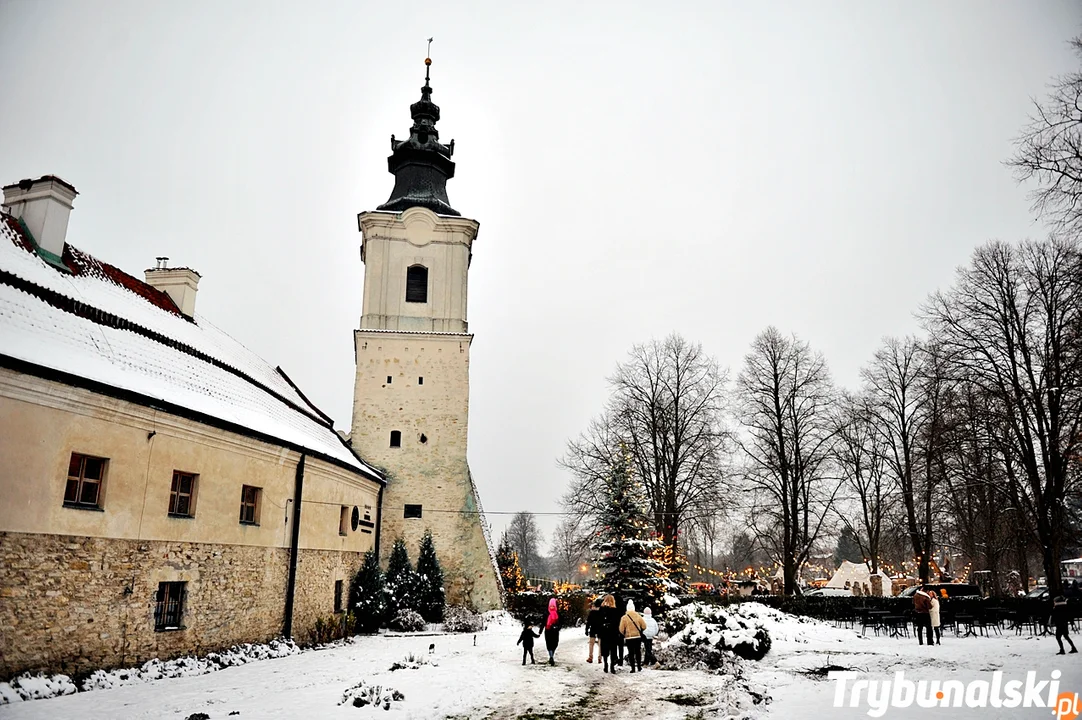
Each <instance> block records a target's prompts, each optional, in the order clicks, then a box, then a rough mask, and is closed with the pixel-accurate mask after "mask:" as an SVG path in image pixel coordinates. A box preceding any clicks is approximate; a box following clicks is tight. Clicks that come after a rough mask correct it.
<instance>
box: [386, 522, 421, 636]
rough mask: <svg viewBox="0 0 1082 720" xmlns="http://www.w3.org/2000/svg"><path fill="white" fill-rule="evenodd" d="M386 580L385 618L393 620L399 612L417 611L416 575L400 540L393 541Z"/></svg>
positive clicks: (403, 542) (404, 545)
mask: <svg viewBox="0 0 1082 720" xmlns="http://www.w3.org/2000/svg"><path fill="white" fill-rule="evenodd" d="M386 578H387V579H386V584H385V586H384V595H385V596H386V598H387V618H388V619H391V620H393V619H394V616H395V615H396V614H398V611H399V610H414V611H417V609H418V598H417V584H418V583H417V580H418V578H417V573H416V572H415V571H414V569H413V566H412V565H410V557H409V553H408V552H407V551H406V541H405V540H403V539H402V538H398V539H397V540H395V541H394V547H392V548H391V557H390V559H389V560H388V561H387V576H386Z"/></svg>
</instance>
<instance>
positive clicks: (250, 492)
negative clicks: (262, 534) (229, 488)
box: [240, 485, 263, 525]
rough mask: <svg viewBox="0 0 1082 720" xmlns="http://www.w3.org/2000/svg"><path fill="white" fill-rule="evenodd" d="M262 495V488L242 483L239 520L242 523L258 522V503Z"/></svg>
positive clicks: (252, 523) (251, 523) (253, 523)
mask: <svg viewBox="0 0 1082 720" xmlns="http://www.w3.org/2000/svg"><path fill="white" fill-rule="evenodd" d="M262 496H263V490H262V488H257V487H252V486H251V485H244V486H243V487H241V489H240V522H241V524H242V525H258V524H259V505H260V502H259V501H260V500H261V499H262Z"/></svg>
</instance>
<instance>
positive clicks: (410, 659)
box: [391, 653, 439, 672]
mask: <svg viewBox="0 0 1082 720" xmlns="http://www.w3.org/2000/svg"><path fill="white" fill-rule="evenodd" d="M422 665H432V666H436V667H438V666H439V661H437V660H436V656H435V655H414V654H413V653H410V654H409V655H407V656H406V657H404V658H402V659H401V660H398V661H396V662H395V663H394V664H393V665H391V672H394V671H395V670H418V669H420V667H421V666H422Z"/></svg>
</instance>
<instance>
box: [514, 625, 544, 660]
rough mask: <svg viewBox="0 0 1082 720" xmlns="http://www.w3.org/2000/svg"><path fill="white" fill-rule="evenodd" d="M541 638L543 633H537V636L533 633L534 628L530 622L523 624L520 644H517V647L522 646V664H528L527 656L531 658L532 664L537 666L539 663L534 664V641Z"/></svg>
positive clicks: (519, 637)
mask: <svg viewBox="0 0 1082 720" xmlns="http://www.w3.org/2000/svg"><path fill="white" fill-rule="evenodd" d="M539 637H541V633H536V634H535V633H534V631H533V626H532V625H530V622H529V621H528V620H527V621H526V622H525V623H523V625H522V634H521V635H519V636H518V642H516V643H515V644H516V645H519V644H521V645H522V664H523V665H525V664H526V656H527V655H529V656H530V664H531V665H536V664H537V663H535V662H534V659H533V641H534V639H535V638H539Z"/></svg>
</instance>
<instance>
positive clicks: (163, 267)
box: [146, 257, 199, 317]
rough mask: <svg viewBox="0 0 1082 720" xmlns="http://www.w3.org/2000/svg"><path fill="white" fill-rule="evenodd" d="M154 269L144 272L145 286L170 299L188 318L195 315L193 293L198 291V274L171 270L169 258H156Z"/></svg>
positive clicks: (181, 269) (175, 269) (182, 270)
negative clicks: (159, 291) (160, 292)
mask: <svg viewBox="0 0 1082 720" xmlns="http://www.w3.org/2000/svg"><path fill="white" fill-rule="evenodd" d="M156 259H157V261H158V264H157V266H156V267H153V268H150V269H149V270H147V271H146V281H147V285H150V286H151V287H152V288H154V289H156V290H161V291H162V292H163V293H165V294H166V295H168V296H169V297H170V298H172V300H173V302H175V303H176V304H177V307H178V308H180V311H181V312H182V313H184V314H185V315H187V316H188V317H193V316H194V315H195V293H196V290H198V289H199V273H197V272H196V271H195V270H192V269H191V268H171V267H169V258H167V257H160V258H156Z"/></svg>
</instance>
